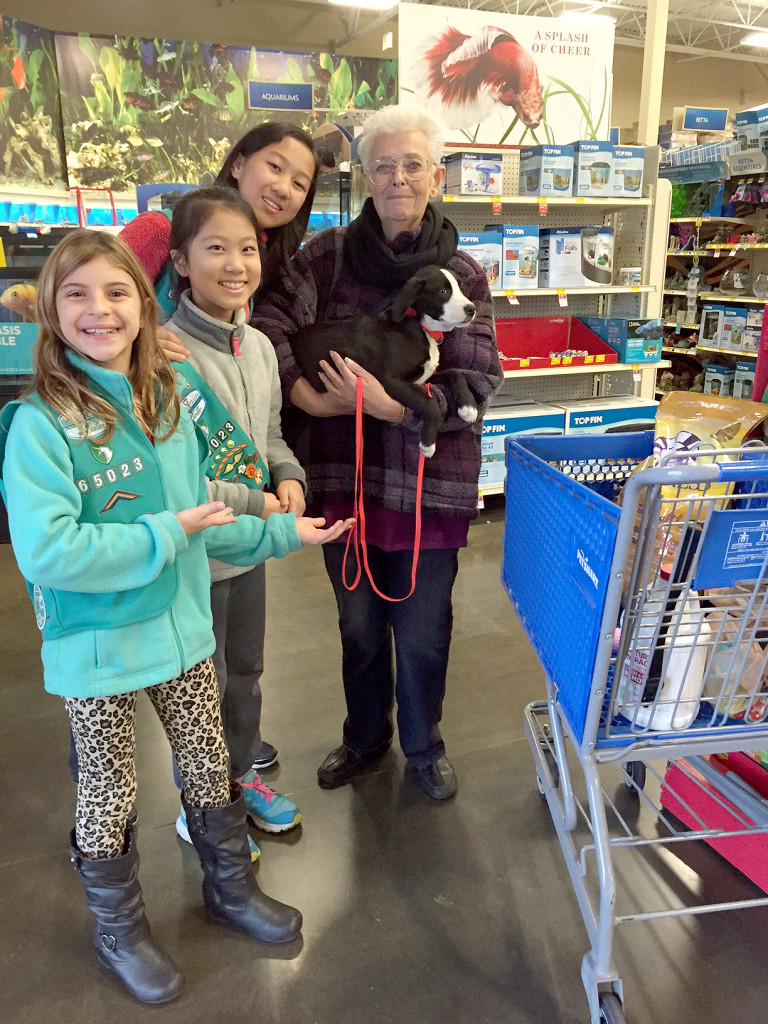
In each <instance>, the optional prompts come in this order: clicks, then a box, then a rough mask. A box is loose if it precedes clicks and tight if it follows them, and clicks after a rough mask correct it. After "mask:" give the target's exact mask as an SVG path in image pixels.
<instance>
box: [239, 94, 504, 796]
mask: <svg viewBox="0 0 768 1024" xmlns="http://www.w3.org/2000/svg"><path fill="white" fill-rule="evenodd" d="M441 152H442V129H441V126H440V125H439V124H438V123H437V122H436V121H435V120H434V118H432V117H431V115H429V114H427V113H426V112H425V111H423V110H420V109H418V108H415V107H406V106H393V107H386V108H384V109H382V110H380V111H378V112H377V113H376V114H374V115H373V116H372V117H371V118H370V119H369V120H368V121H367V122H366V124H365V128H364V132H363V135H362V137H361V139H360V142H359V154H360V159H361V161H362V164H363V167H364V169H365V173H366V177H367V180H368V188H369V192H370V197H369V198H368V199H367V200H366V202H365V205H364V206H363V209H362V212H361V213H360V215H359V217H357V218H356V219H355V220H353V221H352V222H351V223H350V224H349V225H348V226H347V227H343V228H341V227H340V228H330V229H329V230H327V231H323V232H321V233H319V234H318V235H316V236H314V237H313V238H312V239H310V241H309V242H307V244H306V245H305V246H304V248H303V249H302V250H300V251H299V252H298V253H297V254H296V255H295V257H294V258H293V260H292V263H291V266H290V274H289V275H286V276H285V278H284V280H283V282H282V283H281V284H280V285H278V286H277V288H276V290H274V291H273V292H272V293H271V295H270V296H269V298H268V299H265V300H263V301H262V302H261V303H260V304H259V305H258V306H257V308H256V310H255V313H254V322H255V323H258V326H259V327H260V329H261V330H263V331H264V333H265V334H266V335H267V336H268V337H269V338H270V339H271V341H272V343H273V344H274V346H275V349H276V352H277V358H278V364H279V370H280V377H281V381H282V386H283V392H284V398H285V404H284V408H283V417H284V419H283V432H284V434H285V437H286V440H287V441H288V443H289V444H290V445H291V447H292V448H293V450H294V452H295V453H296V455H297V457H298V459H299V461H300V462H301V463H302V465H303V466H304V468H305V470H306V472H307V478H308V488H309V490H308V494H307V507H308V510H311V514H312V515H316V516H325V517H326V519H327V520H328V521H329V522H335V521H336V519H338V518H340V517H341V518H343V517H345V516H348V515H349V512H350V507H351V504H352V496H353V476H354V472H353V470H354V459H355V426H354V422H355V418H354V410H355V391H356V384H357V378H358V377H361V378H362V380H363V411H364V413H365V414H366V415H365V416H364V417H363V420H364V448H365V463H364V468H363V486H364V493H365V502H366V537H367V542H368V561H369V564H370V568H371V572H372V575H373V578H374V580H375V581H376V584H377V586H378V588H379V589H381V590H382V591H383V592H385V593H387V594H389V595H391V596H392V597H399V596H401V595H404V594H406V593H407V592H408V590H409V587H410V577H411V561H412V555H413V545H414V511H415V499H416V477H417V465H418V458H419V446H418V437H419V435H418V428H419V423H418V421H417V420H416V418H415V417H414V416H413V415H412V414H411V413H410V411H409V410H408V409H406V408H405V407H404V406H403V405H401V404H400V403H399V402H397V401H395V400H394V399H392V398H390V397H389V395H387V394H386V392H385V391H384V390H383V388H382V387H381V385H380V384H379V383H378V381H377V380H376V379H375V378H374V377H372V376H371V375H370V374H369V373H367V372H366V371H365V370H363V369H362V368H361V367H359V366H357V365H356V364H354V363H353V364H351V365H350V364H347V363H345V362H344V361H343V360H342V359H340V358H338V357H337V356H336V355H335V354H332V359H333V362H332V363H331V362H328V363H325V364H324V368H325V372H324V374H323V382H324V384H325V388H326V390H325V391H324V392H323V393H322V394H321V393H319V392H317V391H315V390H314V389H313V388H312V386H311V385H310V384H309V382H308V381H307V380H306V379H305V378H304V377H303V376H302V374H301V370H300V368H299V366H298V364H297V362H296V360H295V358H294V356H293V352H292V350H291V336H292V334H294V333H295V331H296V330H297V329H298V328H300V327H303V326H305V325H307V324H311V323H315V322H317V321H320V320H335V321H344V320H349V319H353V318H355V317H358V316H361V315H363V314H369V313H372V312H376V311H377V310H378V309H380V308H382V307H384V306H386V305H387V303H388V301H389V300H390V299H391V298H392V297H393V295H394V294H395V293H396V292H397V291H399V289H400V288H401V287H402V285H403V284H404V283H405V282H406V281H407V280H408V278H409V277H411V275H412V274H414V273H415V272H416V271H417V270H420V269H421V268H422V267H426V266H429V265H432V264H437V265H439V266H443V267H447V268H448V269H450V270H451V271H452V273H453V274H454V275H455V277H456V278H457V280H458V282H459V285H460V287H461V290H462V291H463V293H464V294H465V295H466V296H467V298H468V299H470V300H471V301H472V302H473V303H474V304H475V306H476V307H477V315H476V318H475V320H474V321H473V322H472V323H471V324H470V325H469V326H468V327H464V328H457V329H455V330H453V331H451V332H450V333H449V334H446V336H445V338H444V340H443V343H442V345H441V348H440V364H439V366H438V368H437V371H436V373H435V374H434V376H433V377H432V378H431V380H430V387H431V391H432V394H433V396H434V397H435V398H436V399H437V401H438V402H439V404H440V409H441V411H442V413H443V422H442V427H441V432H440V434H439V436H438V439H437V451H436V452H435V455H434V456H433V457H432V458H431V459H429V460H427V461H426V464H425V470H424V488H423V497H422V512H423V520H422V533H421V543H420V548H419V564H418V574H417V578H416V586H415V589H414V592H413V594H412V595H411V596H410V597H409V598H408V599H407V600H406V601H403V602H401V603H396V604H395V603H389V602H387V601H386V600H384V599H382V598H381V597H380V596H378V595H377V594H376V592H375V591H374V590H373V589H372V587H371V586H370V583H369V582H368V580H367V579H366V578H365V576H363V578H362V579H361V581H360V584H359V585H358V586H357V588H356V589H355V590H352V591H350V590H347V589H346V587H345V585H344V581H343V578H342V576H343V570H342V563H343V559H344V544H343V543H341V544H328V545H326V546H325V548H324V549H323V553H324V557H325V565H326V570H327V572H328V576H329V577H330V580H331V583H332V585H333V589H334V592H335V595H336V602H337V605H338V611H339V628H340V631H341V643H342V676H343V681H344V695H345V698H346V705H347V718H346V721H345V722H344V727H343V733H342V740H343V742H342V744H341V746H339V747H337V748H336V749H334V750H332V751H331V753H330V754H329V755H328V756H327V757H326V759H325V761H324V762H323V763H322V765H321V766H320V768H319V769H318V773H317V774H318V781H319V784H320V786H322V787H323V788H326V789H333V788H335V787H336V786H340V785H342V784H344V783H346V782H349V781H351V780H352V779H354V778H355V777H357V776H359V775H360V774H361V772H363V771H364V770H365V769H366V767H367V766H368V765H369V764H371V763H372V762H374V761H375V760H376V759H378V758H379V757H380V756H381V755H382V754H383V753H384V752H385V751H386V750H387V748H388V747H389V745H390V743H391V741H392V736H393V720H392V711H393V704H394V700H395V699H396V701H397V727H398V734H399V740H400V745H401V747H402V749H403V753H404V754H405V757H406V758H407V761H408V768H409V772H410V774H411V775H412V777H413V779H414V780H415V782H417V783H418V784H419V785H420V786H421V787H422V789H424V790H425V791H426V793H427V794H428V795H429V796H430V797H432V798H433V799H434V800H446V799H448V798H449V797H451V796H453V794H454V793H455V792H456V775H455V772H454V769H453V766H452V764H451V762H450V761H449V760H448V758H447V757H446V754H445V746H444V744H443V740H442V737H441V735H440V728H439V723H440V719H441V716H442V705H443V697H444V694H445V682H446V671H447V668H448V652H449V647H450V642H451V630H452V624H453V610H452V603H451V594H452V590H453V583H454V580H455V578H456V572H457V568H458V552H459V549H460V548H462V547H465V546H466V544H467V534H468V528H469V523H470V520H471V519H473V518H474V517H475V515H476V514H477V511H476V509H477V481H478V475H479V470H480V435H481V422H482V415H481V417H480V418H479V419H478V421H477V422H476V423H474V424H472V425H469V424H467V423H466V422H464V420H463V419H461V418H460V417H459V416H458V414H457V401H456V398H455V396H454V395H453V394H452V392H451V375H449V374H443V373H442V372H441V371H443V370H448V369H450V370H459V371H460V372H461V373H462V374H463V376H464V379H465V380H466V383H467V385H468V386H469V388H470V390H471V391H472V393H473V395H474V396H475V398H476V400H477V405H478V407H479V408H480V412H481V414H482V412H483V410H484V409H485V407H486V406H487V404H488V401H489V400H490V398H491V396H492V395H493V393H494V391H495V390H496V389H497V388H498V386H499V384H500V382H501V379H502V371H501V367H500V363H499V357H498V352H497V349H496V339H495V333H494V323H493V308H492V302H491V296H490V292H489V290H488V284H487V281H486V278H485V274H484V272H483V270H482V269H481V268H480V267H479V266H478V265H477V264H476V263H475V262H474V261H473V260H472V259H471V258H470V257H469V256H468V255H466V254H465V253H463V252H460V251H458V250H457V243H458V236H457V232H456V228H455V227H454V225H453V224H452V223H451V222H450V221H449V220H448V219H447V218H446V217H444V216H443V214H442V212H441V211H440V208H439V207H438V206H433V205H431V204H430V202H429V200H430V199H433V198H434V197H435V196H437V193H438V189H439V186H440V182H441V179H442V177H443V175H444V173H445V170H444V168H443V167H442V166H441V165H440V155H441ZM308 514H310V513H309V512H308ZM349 575H351V573H350V574H349ZM348 578H349V577H348ZM393 646H394V658H393Z"/></svg>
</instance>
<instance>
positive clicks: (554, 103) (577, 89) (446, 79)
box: [398, 3, 614, 146]
mask: <svg viewBox="0 0 768 1024" xmlns="http://www.w3.org/2000/svg"><path fill="white" fill-rule="evenodd" d="M398 34H399V39H400V42H399V66H400V102H401V103H415V104H416V105H418V106H422V107H425V108H426V109H428V110H430V111H431V112H432V113H433V114H434V115H435V116H436V117H437V118H439V120H440V121H442V123H443V124H444V125H445V128H446V137H445V141H446V142H452V143H462V142H471V143H479V144H481V145H497V146H498V145H501V144H503V143H504V144H508V145H520V144H524V145H537V144H547V143H549V144H553V143H557V144H565V143H569V142H574V141H576V140H578V139H605V140H607V139H608V136H609V129H610V114H611V82H612V68H613V37H614V26H613V24H611V23H610V22H601V23H595V24H589V22H586V23H585V22H570V23H569V22H567V21H562V20H560V19H558V18H534V17H530V18H529V17H522V16H518V15H513V14H501V13H498V14H497V13H492V12H490V11H470V10H459V9H456V8H451V7H435V6H432V5H424V4H407V3H403V4H400V7H399V30H398Z"/></svg>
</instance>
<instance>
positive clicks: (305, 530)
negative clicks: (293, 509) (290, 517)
mask: <svg viewBox="0 0 768 1024" xmlns="http://www.w3.org/2000/svg"><path fill="white" fill-rule="evenodd" d="M324 525H325V520H324V519H308V518H307V517H306V516H297V517H296V529H297V530H298V532H299V540H300V541H301V543H302V544H327V543H328V541H329V540H336V538H337V537H340V536H341V535H342V533H346V532H347V530H351V529H352V527H353V526H354V525H355V520H354V519H339V520H337V521H336V522H335V523H334V524H333V526H329V527H328V529H327V530H323V529H321V527H323V526H324Z"/></svg>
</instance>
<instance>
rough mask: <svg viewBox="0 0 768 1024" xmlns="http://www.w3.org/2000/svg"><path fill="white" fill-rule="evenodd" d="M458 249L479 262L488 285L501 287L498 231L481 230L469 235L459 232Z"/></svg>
mask: <svg viewBox="0 0 768 1024" xmlns="http://www.w3.org/2000/svg"><path fill="white" fill-rule="evenodd" d="M459 249H461V250H462V252H466V253H467V254H468V255H470V256H471V257H472V259H473V260H474V261H475V262H476V263H479V264H480V266H481V267H482V268H483V270H484V271H485V276H486V278H487V279H488V287H489V288H491V289H497V288H500V287H501V261H502V255H501V254H502V235H501V232H499V231H481V232H480V233H479V234H476V235H471V234H466V233H464V232H461V231H460V232H459Z"/></svg>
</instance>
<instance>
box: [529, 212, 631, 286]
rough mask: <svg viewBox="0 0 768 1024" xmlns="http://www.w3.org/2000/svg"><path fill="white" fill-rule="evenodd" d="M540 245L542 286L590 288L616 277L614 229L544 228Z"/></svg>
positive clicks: (602, 227)
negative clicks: (614, 271) (614, 272)
mask: <svg viewBox="0 0 768 1024" xmlns="http://www.w3.org/2000/svg"><path fill="white" fill-rule="evenodd" d="M539 238H540V245H539V284H540V286H541V287H542V288H589V287H593V286H595V285H601V284H611V282H612V280H613V228H608V227H604V226H603V225H602V224H601V225H598V226H596V227H583V228H578V227H575V228H543V229H542V230H541V232H540V236H539Z"/></svg>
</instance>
